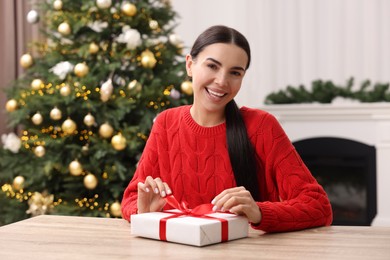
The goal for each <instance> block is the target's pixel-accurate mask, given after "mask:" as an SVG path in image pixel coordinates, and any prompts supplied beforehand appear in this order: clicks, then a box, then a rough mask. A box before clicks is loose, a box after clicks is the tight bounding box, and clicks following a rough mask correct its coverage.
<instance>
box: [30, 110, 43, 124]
mask: <svg viewBox="0 0 390 260" xmlns="http://www.w3.org/2000/svg"><path fill="white" fill-rule="evenodd" d="M31 121H32V122H33V123H34V125H40V124H42V122H43V117H42V115H41V114H40V113H39V112H38V113H36V114H35V115H33V116H32V117H31Z"/></svg>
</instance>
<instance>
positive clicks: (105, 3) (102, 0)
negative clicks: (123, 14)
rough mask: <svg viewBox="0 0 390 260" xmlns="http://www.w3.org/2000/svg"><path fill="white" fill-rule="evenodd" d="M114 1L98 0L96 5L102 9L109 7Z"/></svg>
mask: <svg viewBox="0 0 390 260" xmlns="http://www.w3.org/2000/svg"><path fill="white" fill-rule="evenodd" d="M111 4H112V2H111V0H96V5H97V6H98V7H99V8H100V9H107V8H109V7H110V6H111Z"/></svg>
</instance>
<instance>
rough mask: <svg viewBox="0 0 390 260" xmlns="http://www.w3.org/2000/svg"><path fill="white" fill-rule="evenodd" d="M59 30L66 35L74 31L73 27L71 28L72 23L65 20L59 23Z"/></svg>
mask: <svg viewBox="0 0 390 260" xmlns="http://www.w3.org/2000/svg"><path fill="white" fill-rule="evenodd" d="M57 30H58V32H59V33H61V34H62V35H64V36H66V35H69V34H70V33H71V32H72V29H71V28H70V25H69V24H68V23H67V22H63V23H61V24H60V25H58V29H57Z"/></svg>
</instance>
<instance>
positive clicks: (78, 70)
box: [74, 62, 89, 78]
mask: <svg viewBox="0 0 390 260" xmlns="http://www.w3.org/2000/svg"><path fill="white" fill-rule="evenodd" d="M88 72H89V68H88V65H87V64H85V63H84V62H83V63H77V64H76V66H74V74H76V76H77V77H80V78H82V77H84V76H85V75H87V74H88Z"/></svg>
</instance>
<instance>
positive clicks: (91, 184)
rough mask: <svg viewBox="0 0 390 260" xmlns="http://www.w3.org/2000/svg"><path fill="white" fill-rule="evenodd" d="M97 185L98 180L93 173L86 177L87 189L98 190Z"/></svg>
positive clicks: (85, 184)
mask: <svg viewBox="0 0 390 260" xmlns="http://www.w3.org/2000/svg"><path fill="white" fill-rule="evenodd" d="M97 185H98V179H97V178H96V176H95V175H93V174H92V173H88V174H87V175H86V176H85V177H84V186H85V188H87V189H89V190H93V189H95V188H96V186H97Z"/></svg>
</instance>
